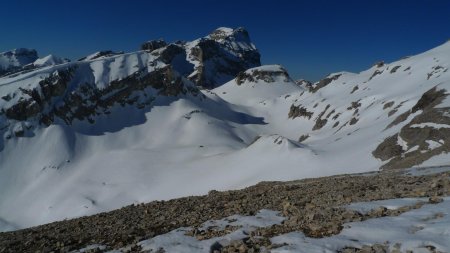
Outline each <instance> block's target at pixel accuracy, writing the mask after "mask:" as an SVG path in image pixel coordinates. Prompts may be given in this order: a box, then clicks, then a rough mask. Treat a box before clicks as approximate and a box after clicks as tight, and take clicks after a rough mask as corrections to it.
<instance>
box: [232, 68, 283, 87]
mask: <svg viewBox="0 0 450 253" xmlns="http://www.w3.org/2000/svg"><path fill="white" fill-rule="evenodd" d="M279 79H281V81H284V82H288V81H289V80H290V77H289V74H288V73H287V71H286V70H285V69H284V68H283V67H281V66H278V65H268V66H263V67H256V68H252V69H249V70H247V71H242V72H239V73H238V75H237V76H236V78H235V80H236V83H237V85H241V84H243V83H244V82H250V83H255V82H258V81H262V82H266V83H273V82H275V81H276V80H279Z"/></svg>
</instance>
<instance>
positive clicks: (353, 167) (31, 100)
mask: <svg viewBox="0 0 450 253" xmlns="http://www.w3.org/2000/svg"><path fill="white" fill-rule="evenodd" d="M230 35H232V37H226V36H230ZM224 36H225V37H224ZM240 36H243V38H241V37H240ZM246 36H247V35H245V32H243V31H242V30H237V31H236V30H229V29H224V28H220V29H218V30H216V31H215V32H214V33H213V34H212V35H209V36H207V37H205V39H203V40H202V39H199V40H196V41H194V42H188V43H185V44H169V45H167V46H164V47H162V48H159V49H156V50H153V51H151V52H150V51H145V50H144V51H138V52H134V53H123V54H122V53H121V54H112V55H103V56H100V57H91V58H93V59H91V58H89V59H83V60H80V61H77V62H71V63H62V64H59V65H53V66H48V67H43V68H40V69H37V70H34V71H31V72H27V73H23V74H20V75H17V76H9V77H4V78H0V95H1V96H0V97H3V98H1V99H0V108H2V109H3V111H2V113H1V114H0V132H1V134H2V136H3V138H2V139H1V141H0V187H1V190H0V230H8V229H16V228H23V227H28V226H34V225H38V224H42V223H46V222H51V221H55V220H61V219H64V218H70V217H77V216H82V215H87V214H93V213H98V212H102V211H106V210H111V209H115V208H119V207H121V206H123V205H126V204H130V203H139V202H148V201H151V200H155V199H170V198H175V197H180V196H186V195H197V194H205V193H207V192H208V191H209V190H211V189H217V190H225V189H233V188H242V187H245V186H248V185H252V184H255V183H257V182H260V181H264V180H292V179H299V178H307V177H318V176H327V175H333V174H341V173H353V172H366V171H373V170H378V169H379V168H380V166H383V165H385V164H386V163H387V162H389V160H384V161H383V160H382V159H378V158H376V157H374V155H373V152H374V150H376V149H377V147H378V146H379V145H380V144H381V143H383V141H384V140H385V139H386V138H389V137H390V136H393V135H396V134H399V133H401V132H402V131H403V130H402V129H404V128H405V127H406V126H407V125H408V124H410V122H411V121H412V120H413V119H415V117H416V116H420V115H421V113H422V112H423V111H424V110H431V109H433V108H434V107H433V106H434V104H433V105H432V106H431V107H430V108H431V109H429V107H426V106H423V105H422V104H423V103H422V102H421V103H419V101H420V100H421V98H422V97H423V94H424V93H425V92H427V91H428V90H430V89H431V88H433V87H435V86H436V87H437V88H438V89H445V90H448V88H449V86H450V75H449V72H448V71H447V69H448V68H449V67H450V57H449V55H450V43H446V44H444V45H442V46H440V47H437V48H435V49H432V50H430V51H428V52H425V53H423V54H420V55H417V56H414V57H410V58H407V59H402V60H400V61H397V62H394V63H390V64H379V65H378V66H374V67H372V68H370V69H368V70H366V71H363V72H361V73H359V74H355V73H346V72H341V73H338V74H333V75H330V76H329V77H328V78H327V79H325V80H324V81H321V82H318V83H316V84H313V85H311V86H306V87H305V86H304V85H299V84H297V83H296V82H295V81H293V80H292V79H291V78H290V77H289V75H288V73H287V72H286V71H285V70H284V69H283V68H282V67H281V66H278V65H271V66H261V67H255V66H251V67H252V68H250V69H249V70H247V71H241V72H238V74H236V77H235V78H234V79H232V80H229V79H228V78H229V75H228V74H230V73H234V71H235V70H234V69H232V70H230V71H229V72H227V73H228V74H225V72H224V73H222V74H220V75H210V74H205V75H204V78H203V79H204V80H207V82H206V83H205V84H207V85H205V86H211V84H214V85H213V86H214V87H216V86H219V87H217V88H214V89H211V90H208V89H200V90H198V89H196V88H195V84H197V85H200V86H202V83H197V82H199V81H201V80H202V78H197V77H198V76H199V73H202V71H203V73H204V71H212V70H213V69H215V68H222V67H223V66H224V65H220V64H223V62H222V61H220V59H222V58H221V57H223V56H222V54H221V53H218V54H217V55H212V56H211V57H210V58H201V57H200V58H198V54H195V53H193V54H192V51H194V52H195V51H196V50H193V48H195V47H196V46H198V44H199V43H204V42H202V41H205V40H206V41H210V40H214V42H207V43H206V45H210V43H212V44H213V45H214V46H212V48H217V47H219V48H220V50H229V51H228V52H238V51H239V50H241V49H242V52H241V53H244V52H247V51H248V50H250V51H251V50H254V46H250V45H252V44H249V43H250V42H249V41H248V40H247V37H246ZM239 38H241V39H239ZM236 41H238V42H239V41H241V42H242V43H243V44H240V43H241V42H239V43H237V42H236ZM202 45H203V44H202ZM243 45H245V47H244V46H243ZM202 47H203V49H202V50H203V52H209V51H208V50H206V48H209V47H204V45H203V46H202ZM222 47H223V48H222ZM199 48H201V47H199ZM230 48H231V49H230ZM220 50H219V52H223V51H220ZM236 50H237V51H236ZM251 52H253V53H255V52H254V51H251ZM253 53H252V54H253ZM227 55H228V56H227V57H229V54H227ZM97 56H98V54H97ZM230 57H231V58H230V59H228V60H229V61H235V60H236V61H238V60H239V59H241V60H240V61H246V60H245V59H247V58H245V57H244V58H239V54H236V55H234V56H233V55H232V56H230ZM252 57H254V55H253V56H252ZM228 60H227V61H225V62H227V64H228V63H230V62H228ZM247 60H248V59H247ZM254 64H256V63H255V62H252V61H250V63H245V64H243V65H242V66H244V65H245V66H247V65H254ZM205 66H206V67H205ZM208 66H209V67H208ZM211 66H213V67H211ZM218 66H222V67H218ZM230 66H231V65H230ZM397 66H399V67H397ZM438 66H440V67H438ZM394 69H395V71H394ZM67 73H68V74H67ZM211 73H213V72H211ZM430 73H431V75H430ZM336 75H339V76H338V77H336ZM200 76H201V75H200ZM223 77H226V78H225V79H224V78H223ZM61 80H62V81H67V80H69V81H67V82H62V81H61ZM155 80H156V81H155ZM224 80H229V81H228V82H226V83H225V84H223V83H222V82H223V81H224ZM212 81H214V82H216V83H211V82H212ZM355 87H357V88H355ZM24 90H25V92H24ZM48 90H50V91H48ZM36 94H37V95H38V97H39V98H40V99H41V100H40V101H41V104H39V106H36V103H38V102H36V101H37V100H35V98H36V97H37V95H36ZM46 94H47V95H46ZM48 94H50V95H48ZM55 94H57V95H55ZM439 101H440V100H439ZM447 101H448V100H445V99H444V100H443V101H440V103H439V106H441V107H443V109H442V108H441V109H440V110H443V111H446V112H448V107H449V105H448V102H447ZM418 103H419V104H420V106H418V108H419V107H420V108H419V110H416V111H414V112H412V111H411V110H412V109H411V108H414V107H415V106H416V105H417V104H418ZM436 103H437V102H436ZM17 105H20V106H17ZM386 105H390V106H386ZM23 107H25V109H24V110H23V111H21V109H23ZM11 108H14V109H11ZM29 108H32V109H33V110H30V109H29ZM80 108H81V109H80ZM295 108H303V109H302V110H301V109H295ZM427 108H428V109H427ZM8 109H11V110H9V111H8ZM433 110H434V109H433ZM391 111H392V112H391ZM405 112H409V114H408V115H407V117H406V119H405V120H404V121H401V122H399V123H398V124H395V125H394V126H391V127H388V126H389V125H390V124H391V123H392V122H393V121H394V120H395V119H396V117H398V115H401V114H403V113H405ZM433 112H434V111H433ZM31 113H34V114H31ZM24 115H25V116H26V117H25V116H24ZM449 115H450V114H449ZM44 116H48V117H47V118H46V117H44ZM48 118H50V119H48ZM325 120H326V121H325ZM427 120H428V119H427ZM430 120H431V119H430ZM415 121H417V122H413V123H411V125H413V124H421V123H423V122H421V121H420V120H417V119H416V120H415ZM432 123H436V124H437V123H439V124H446V122H432ZM420 126H423V127H424V128H418V127H412V128H411V129H417V130H418V131H420V130H421V129H422V130H423V129H429V127H428V126H430V125H420ZM405 129H406V128H405ZM408 129H409V128H408ZM427 131H428V130H427ZM437 131H438V134H439V133H442V134H443V135H446V132H444V131H447V128H439V129H438V130H437ZM420 133H421V132H420ZM433 136H434V135H433ZM433 136H431V137H433ZM449 136H450V135H449ZM407 137H408V136H407V135H406V136H403V135H402V136H400V135H399V136H397V137H396V138H397V139H396V140H395V143H401V144H402V145H401V148H402V149H401V150H398V149H397V153H395V152H394V153H395V154H396V155H398V156H401V155H404V156H408V154H407V153H406V152H407V151H408V150H403V149H412V148H413V146H412V144H411V143H410V142H408V141H409V139H408V138H407ZM431 137H430V136H425V137H424V138H425V139H426V140H427V141H432V140H434V139H433V138H434V137H433V138H431ZM437 137H439V139H438V140H436V143H441V146H442V147H441V146H440V147H436V145H437V144H435V143H434V144H433V145H435V146H433V147H434V149H433V150H435V151H432V150H428V149H429V146H427V145H426V144H422V143H419V144H418V148H416V150H415V151H414V150H413V151H411V150H409V151H411V152H419V153H421V152H422V153H423V154H430V155H431V157H434V156H439V161H440V162H439V163H440V164H439V165H442V164H443V163H445V162H442V161H443V160H444V161H450V157H449V156H448V155H447V153H446V152H444V151H445V149H444V148H445V147H447V146H448V145H449V142H448V140H447V139H446V137H445V136H437ZM403 138H404V139H403ZM441 139H442V141H441V142H439V141H440V140H441ZM400 140H402V141H403V142H401V141H400ZM424 143H427V142H424ZM428 143H431V142H428ZM396 145H397V144H394V145H393V146H394V147H397V146H396ZM441 149H442V152H441V151H440V150H441ZM438 151H439V152H438ZM432 152H435V153H432ZM391 160H392V159H391ZM420 163H421V162H420V161H419V162H418V165H419V164H420ZM431 165H433V164H431Z"/></svg>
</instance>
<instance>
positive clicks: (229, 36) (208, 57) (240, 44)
mask: <svg viewBox="0 0 450 253" xmlns="http://www.w3.org/2000/svg"><path fill="white" fill-rule="evenodd" d="M188 48H190V51H189V50H188V51H189V52H188V55H189V58H190V59H191V61H193V62H194V64H195V65H196V68H195V71H194V72H193V73H192V74H191V75H190V76H189V78H190V79H191V80H192V81H193V82H195V83H196V84H198V85H200V86H203V87H206V88H215V87H218V86H220V85H222V84H224V83H226V82H228V81H230V80H232V79H233V78H234V77H236V75H237V74H238V73H239V72H242V71H245V70H247V69H249V68H253V67H257V66H261V60H260V58H261V56H260V54H259V52H258V50H257V49H256V47H255V45H254V44H253V43H252V42H251V40H250V36H249V34H248V32H247V31H246V30H245V29H244V28H237V29H231V28H223V27H221V28H218V29H216V30H214V31H213V32H212V33H211V34H209V35H208V36H206V37H204V38H201V39H199V40H196V41H193V42H191V43H188Z"/></svg>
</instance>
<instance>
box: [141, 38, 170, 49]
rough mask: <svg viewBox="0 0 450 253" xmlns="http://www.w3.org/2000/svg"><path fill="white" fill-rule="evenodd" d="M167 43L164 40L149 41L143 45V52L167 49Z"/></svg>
mask: <svg viewBox="0 0 450 253" xmlns="http://www.w3.org/2000/svg"><path fill="white" fill-rule="evenodd" d="M166 45H167V43H166V42H165V41H164V40H163V39H159V40H149V41H147V42H144V43H143V44H142V45H141V50H147V51H149V52H151V51H153V50H156V49H158V48H162V47H165V46H166Z"/></svg>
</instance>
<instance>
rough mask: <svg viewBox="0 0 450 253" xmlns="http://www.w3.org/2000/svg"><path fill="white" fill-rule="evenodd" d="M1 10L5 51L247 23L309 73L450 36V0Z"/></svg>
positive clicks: (358, 64)
mask: <svg viewBox="0 0 450 253" xmlns="http://www.w3.org/2000/svg"><path fill="white" fill-rule="evenodd" d="M0 13H1V14H0V15H1V16H0V17H1V18H0V20H1V30H0V31H1V33H0V51H6V50H10V49H13V48H17V47H28V48H35V49H37V50H38V52H39V55H40V56H45V55H47V54H50V53H51V54H55V55H58V56H61V57H68V58H70V59H78V58H81V57H82V56H85V55H87V54H90V53H92V52H95V51H99V50H106V49H111V50H117V51H121V50H123V51H127V52H129V51H135V50H137V49H138V47H139V45H140V44H141V43H142V42H144V41H146V40H150V39H157V38H164V39H165V40H167V41H175V40H192V39H195V38H198V37H201V36H204V35H206V34H208V33H209V32H210V31H212V30H214V29H215V28H217V27H220V26H227V27H233V28H235V27H239V26H243V27H245V28H247V30H248V31H249V33H250V36H251V38H252V40H253V42H254V43H255V45H256V46H257V48H258V49H259V50H260V53H261V55H262V63H263V64H273V63H278V64H281V65H283V66H285V67H286V68H287V69H288V70H289V72H290V73H291V75H292V76H293V77H294V78H305V79H309V80H318V79H320V78H322V77H323V76H325V75H327V74H329V73H332V72H337V71H341V70H347V71H352V72H358V71H361V70H364V69H366V68H368V67H370V66H371V65H372V64H373V63H374V62H376V61H379V60H385V61H388V62H389V61H393V60H396V59H399V58H401V57H403V56H406V55H412V54H416V53H420V52H422V51H425V50H428V49H431V48H433V47H435V46H438V45H440V44H442V43H444V42H445V41H447V40H448V39H450V1H447V0H409V1H407V0H404V1H400V0H399V1H392V0H391V1H384V0H378V1H369V0H359V1H346V0H339V1H338V0H335V1H333V0H327V1H326V0H310V1H294V0H274V1H264V0H259V1H250V0H247V1H245V0H240V1H238V0H222V1H215V0H209V1H207V0H204V1H200V0H189V1H176V0H172V1H167V0H155V1H150V0H147V1H144V0H122V1H119V0H104V1H96V0H75V1H66V0H58V1H57V0H40V1H36V0H0Z"/></svg>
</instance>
